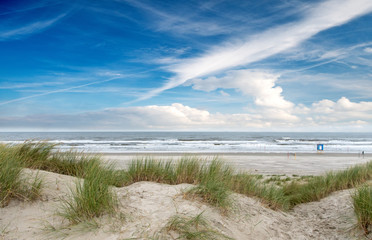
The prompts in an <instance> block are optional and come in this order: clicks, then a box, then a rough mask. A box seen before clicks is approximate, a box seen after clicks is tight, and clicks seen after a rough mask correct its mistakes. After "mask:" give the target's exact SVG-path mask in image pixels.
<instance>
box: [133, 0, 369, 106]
mask: <svg viewBox="0 0 372 240" xmlns="http://www.w3.org/2000/svg"><path fill="white" fill-rule="evenodd" d="M370 12H372V2H371V1H370V0H354V1H350V0H328V1H325V2H321V3H319V4H315V5H313V6H308V8H307V9H306V11H305V12H304V15H303V17H302V19H301V20H299V21H296V22H291V23H286V24H283V25H280V26H277V27H274V28H271V29H268V30H266V31H264V32H261V33H257V34H255V35H252V36H249V37H247V38H246V39H243V40H236V41H234V42H226V43H224V44H222V45H220V46H215V47H213V48H212V49H210V50H209V51H207V52H206V53H205V54H202V55H201V56H199V57H195V58H189V59H184V60H183V61H182V62H181V63H178V64H174V65H169V66H168V67H167V69H168V71H170V72H173V73H174V74H175V76H174V77H172V78H170V79H169V80H168V82H166V83H165V84H164V85H163V86H162V87H160V88H157V89H154V90H152V91H150V92H149V93H147V94H145V95H144V96H142V97H140V98H139V99H138V100H143V99H148V98H151V97H153V96H155V95H158V94H160V93H161V92H163V91H165V90H168V89H171V88H174V87H177V86H179V85H182V84H184V83H185V82H186V81H188V80H190V79H194V78H198V77H202V76H206V75H210V74H212V73H216V72H219V71H222V70H226V69H232V68H236V67H239V66H244V65H247V64H250V63H253V62H257V61H260V60H263V59H266V58H268V57H271V56H273V55H275V54H278V53H282V52H284V51H287V50H289V49H291V48H294V47H296V46H298V45H299V44H301V43H302V42H304V41H306V40H308V39H309V38H311V37H313V36H314V35H316V34H318V33H319V32H321V31H324V30H327V29H329V28H332V27H335V26H340V25H342V24H345V23H347V22H349V21H351V20H353V19H355V18H357V17H360V16H362V15H365V14H368V13H370Z"/></svg>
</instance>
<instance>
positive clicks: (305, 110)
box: [0, 0, 372, 131]
mask: <svg viewBox="0 0 372 240" xmlns="http://www.w3.org/2000/svg"><path fill="white" fill-rule="evenodd" d="M27 4H29V5H27ZM27 4H26V6H25V4H24V2H23V1H15V2H14V3H12V4H8V5H5V6H4V7H3V8H0V19H2V20H3V22H4V23H5V24H3V25H2V27H0V51H2V52H3V53H4V54H3V55H2V57H0V64H1V65H2V66H3V68H2V69H1V70H0V112H1V115H0V130H3V131H18V130H19V131H22V130H28V131H30V130H35V131H43V130H234V131H239V130H245V131H283V130H285V131H292V130H295V131H372V95H371V93H372V70H371V69H372V68H371V67H372V51H371V49H372V28H371V27H370V24H369V23H370V21H371V20H372V14H371V13H372V2H371V1H369V0H353V1H351V0H327V1H306V0H293V1H283V2H282V1H277V2H276V3H271V4H265V3H262V2H260V1H244V2H242V1H206V2H203V3H200V2H197V1H195V2H194V1H190V2H188V3H185V2H182V1H169V2H168V1H164V2H161V3H157V4H154V3H153V2H151V1H132V0H120V1H105V2H104V3H103V2H101V3H89V2H86V3H82V4H80V5H76V4H74V5H71V4H69V3H66V2H63V1H61V2H53V3H51V2H49V1H41V0H40V1H36V3H32V4H31V3H27ZM21 6H22V7H21ZM191 10H193V11H191ZM92 16H94V17H93V18H92ZM92 26H94V27H92ZM107 79H108V80H107Z"/></svg>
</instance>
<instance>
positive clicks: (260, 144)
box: [0, 132, 372, 153]
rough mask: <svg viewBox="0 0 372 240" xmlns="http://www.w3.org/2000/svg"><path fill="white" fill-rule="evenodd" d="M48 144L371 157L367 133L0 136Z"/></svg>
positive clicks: (93, 149)
mask: <svg viewBox="0 0 372 240" xmlns="http://www.w3.org/2000/svg"><path fill="white" fill-rule="evenodd" d="M26 140H34V141H40V140H48V141H49V142H51V143H56V144H58V146H57V148H59V149H61V150H68V149H71V148H73V149H76V150H78V151H85V152H90V153H158V152H160V153H161V152H166V153H198V152H199V153H288V152H297V153H315V152H317V144H323V146H324V150H323V151H324V152H329V153H361V152H362V151H364V152H365V153H372V134H371V133H307V132H306V133H304V132H303V133H298V132H2V133H0V142H2V143H11V144H16V143H22V142H24V141H26Z"/></svg>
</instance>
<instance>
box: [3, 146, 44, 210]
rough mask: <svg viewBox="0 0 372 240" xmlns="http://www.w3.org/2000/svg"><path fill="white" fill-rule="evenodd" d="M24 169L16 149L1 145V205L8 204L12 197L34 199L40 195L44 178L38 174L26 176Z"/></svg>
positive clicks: (25, 199) (24, 199) (26, 199)
mask: <svg viewBox="0 0 372 240" xmlns="http://www.w3.org/2000/svg"><path fill="white" fill-rule="evenodd" d="M22 169H23V164H22V161H21V160H20V159H19V157H18V156H17V154H15V152H14V150H13V149H12V148H8V147H7V146H4V145H0V207H5V206H7V205H8V203H9V201H10V200H11V199H19V200H23V201H33V200H36V199H37V198H39V197H40V193H41V188H42V179H41V178H40V177H39V176H38V174H36V176H26V175H25V174H22ZM22 175H24V176H22Z"/></svg>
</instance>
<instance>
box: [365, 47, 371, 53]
mask: <svg viewBox="0 0 372 240" xmlns="http://www.w3.org/2000/svg"><path fill="white" fill-rule="evenodd" d="M364 51H365V52H366V53H372V48H370V47H367V48H365V49H364Z"/></svg>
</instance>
